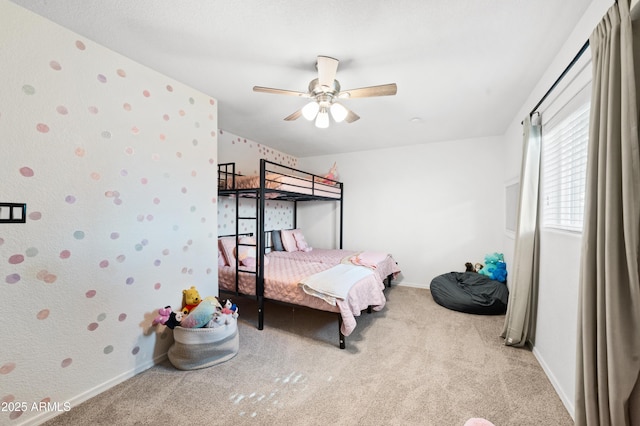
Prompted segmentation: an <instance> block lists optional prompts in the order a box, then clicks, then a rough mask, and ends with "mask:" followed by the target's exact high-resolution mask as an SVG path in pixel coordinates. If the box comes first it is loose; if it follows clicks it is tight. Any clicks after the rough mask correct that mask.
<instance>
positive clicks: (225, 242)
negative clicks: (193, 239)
mask: <svg viewBox="0 0 640 426" xmlns="http://www.w3.org/2000/svg"><path fill="white" fill-rule="evenodd" d="M218 241H220V245H221V246H222V254H223V255H224V259H225V261H226V263H227V265H229V266H235V264H236V256H235V251H236V237H222V238H220V239H219V240H218Z"/></svg>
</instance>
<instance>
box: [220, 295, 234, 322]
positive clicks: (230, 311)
mask: <svg viewBox="0 0 640 426" xmlns="http://www.w3.org/2000/svg"><path fill="white" fill-rule="evenodd" d="M221 313H222V314H226V315H231V316H232V317H233V318H238V307H237V306H236V304H235V303H233V302H231V299H227V300H225V301H224V305H223V306H222V312H221Z"/></svg>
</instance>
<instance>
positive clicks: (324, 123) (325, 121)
mask: <svg viewBox="0 0 640 426" xmlns="http://www.w3.org/2000/svg"><path fill="white" fill-rule="evenodd" d="M316 127H317V128H319V129H326V128H327V127H329V111H327V109H326V108H320V112H318V115H317V116H316Z"/></svg>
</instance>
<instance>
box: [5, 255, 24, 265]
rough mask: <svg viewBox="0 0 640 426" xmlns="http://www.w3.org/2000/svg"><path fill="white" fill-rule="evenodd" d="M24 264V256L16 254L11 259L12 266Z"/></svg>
mask: <svg viewBox="0 0 640 426" xmlns="http://www.w3.org/2000/svg"><path fill="white" fill-rule="evenodd" d="M22 262H24V256H23V255H21V254H14V255H13V256H11V257H10V258H9V263H10V264H12V265H17V264H19V263H22Z"/></svg>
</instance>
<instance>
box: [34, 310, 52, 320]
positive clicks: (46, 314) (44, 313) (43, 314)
mask: <svg viewBox="0 0 640 426" xmlns="http://www.w3.org/2000/svg"><path fill="white" fill-rule="evenodd" d="M48 317H49V310H48V309H43V310H41V311H40V312H38V314H37V315H36V318H38V319H39V320H44V319H47V318H48Z"/></svg>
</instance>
